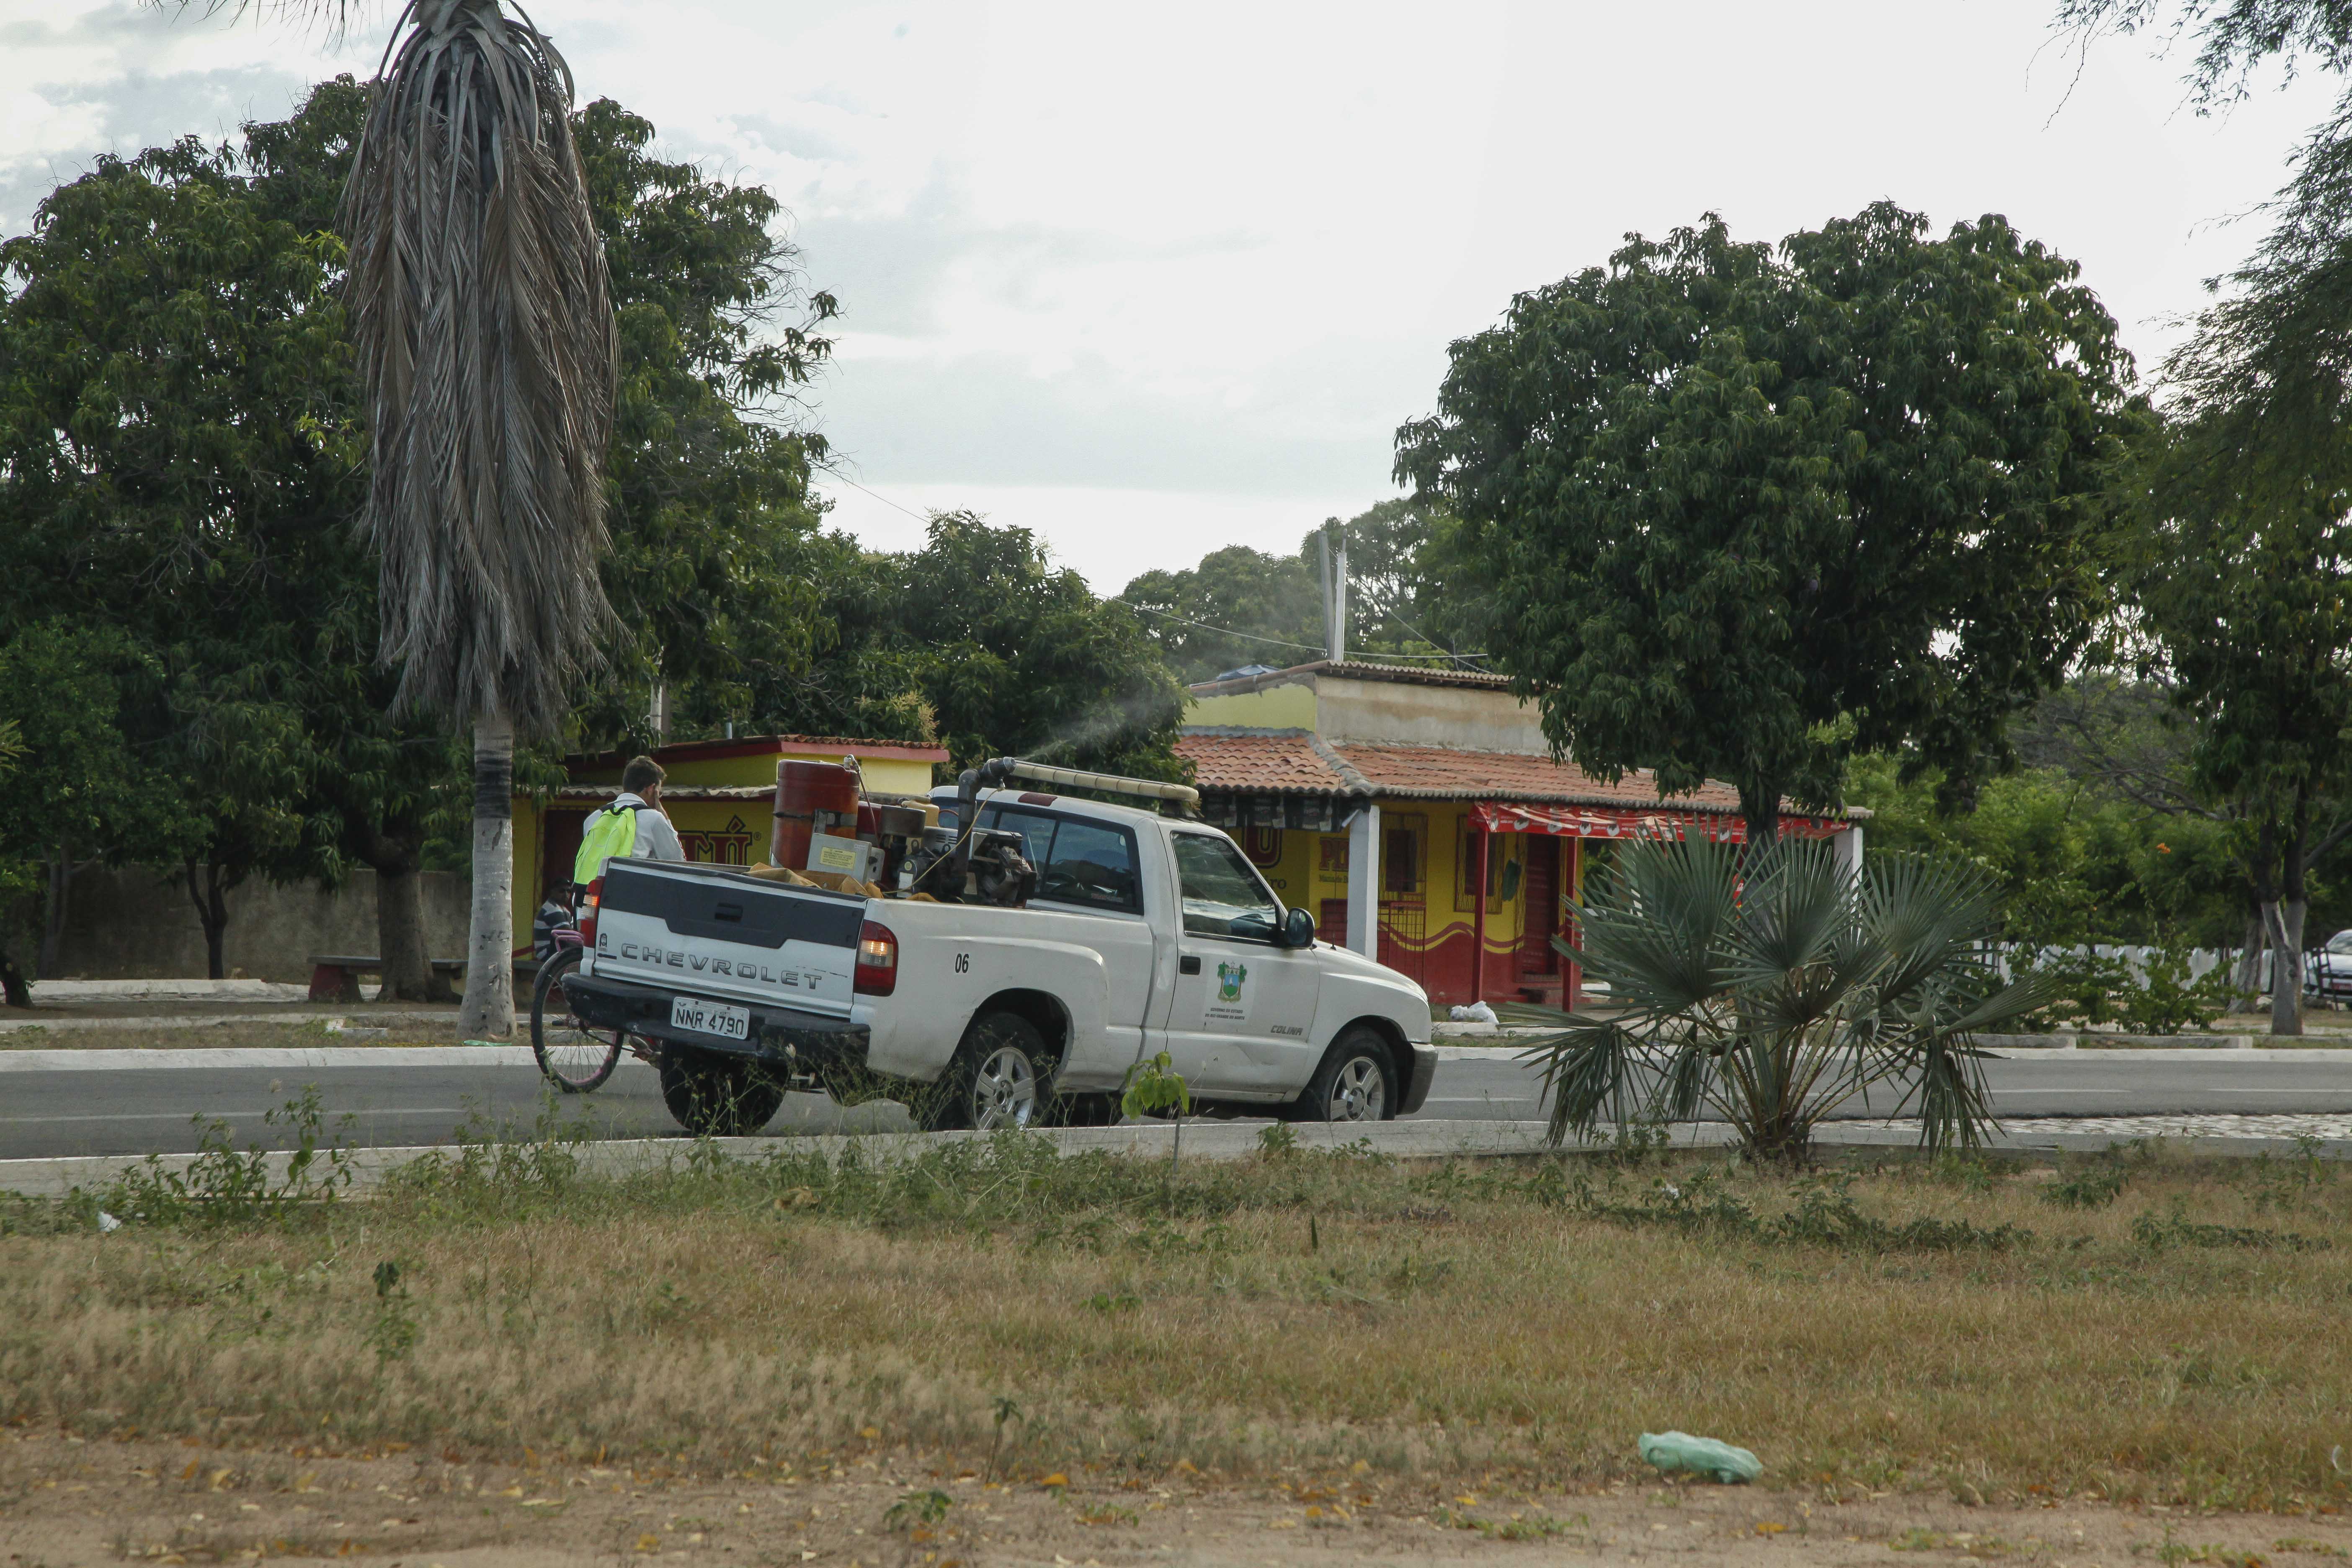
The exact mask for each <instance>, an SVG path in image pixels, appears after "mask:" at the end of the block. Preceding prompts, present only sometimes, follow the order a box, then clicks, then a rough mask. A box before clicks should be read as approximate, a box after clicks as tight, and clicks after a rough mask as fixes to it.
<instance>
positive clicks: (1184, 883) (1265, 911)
mask: <svg viewBox="0 0 2352 1568" xmlns="http://www.w3.org/2000/svg"><path fill="white" fill-rule="evenodd" d="M1174 842H1175V847H1176V883H1177V886H1178V887H1179V888H1180V889H1181V890H1182V895H1183V900H1184V930H1185V932H1186V934H1188V935H1191V936H1236V937H1241V938H1244V940H1247V941H1250V942H1272V941H1273V940H1274V936H1275V932H1276V931H1279V930H1281V929H1282V906H1281V905H1280V904H1277V903H1276V902H1275V900H1274V895H1273V894H1271V893H1269V892H1267V891H1266V890H1265V883H1263V882H1261V881H1259V880H1258V879H1257V873H1256V872H1255V871H1253V870H1251V869H1250V864H1249V862H1248V861H1247V860H1245V859H1244V858H1242V852H1241V851H1240V850H1238V849H1236V848H1234V847H1233V846H1232V845H1231V844H1229V843H1227V842H1226V841H1225V840H1224V839H1222V838H1211V837H1207V836H1206V835H1203V834H1199V833H1179V834H1177V835H1175V836H1174Z"/></svg>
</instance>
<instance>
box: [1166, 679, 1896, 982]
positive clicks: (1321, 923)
mask: <svg viewBox="0 0 2352 1568" xmlns="http://www.w3.org/2000/svg"><path fill="white" fill-rule="evenodd" d="M1184 720H1185V723H1184V730H1183V733H1182V736H1181V739H1180V740H1179V741H1178V742H1177V751H1178V752H1179V754H1180V755H1181V756H1183V757H1184V758H1185V759H1186V760H1187V761H1189V762H1190V763H1192V767H1193V772H1194V778H1193V782H1194V784H1197V785H1198V786H1199V788H1200V791H1201V808H1202V815H1203V816H1206V817H1207V818H1208V819H1209V820H1210V821H1212V822H1213V823H1215V824H1217V825H1218V826H1221V827H1223V828H1225V829H1226V830H1228V831H1229V832H1231V833H1232V834H1233V835H1234V837H1235V838H1236V839H1238V840H1240V841H1241V843H1242V846H1243V847H1244V849H1246V850H1247V851H1248V853H1249V856H1250V858H1251V859H1252V860H1253V861H1255V863H1256V864H1257V865H1258V867H1259V868H1261V869H1262V870H1263V871H1264V872H1265V876H1266V879H1267V880H1268V881H1270V882H1272V883H1273V884H1274V888H1275V890H1276V892H1277V893H1279V894H1280V895H1281V896H1282V899H1283V901H1284V902H1285V903H1286V904H1289V905H1292V906H1294V907H1298V908H1304V909H1307V910H1312V911H1313V912H1314V914H1315V916H1316V924H1317V929H1318V931H1320V932H1321V934H1322V935H1323V937H1324V939H1325V940H1326V941H1329V942H1339V943H1342V944H1343V945H1346V946H1349V947H1352V948H1354V949H1356V951H1358V952H1364V953H1368V954H1370V955H1371V956H1373V957H1376V958H1378V959H1379V960H1380V961H1381V963H1385V964H1388V965H1389V966H1390V967H1391V968H1393V969H1396V970H1399V971H1401V972H1402V973H1406V974H1409V975H1411V976H1412V978H1413V979H1414V980H1416V981H1418V982H1419V983H1420V984H1421V985H1422V987H1423V989H1424V990H1426V991H1427V992H1428V993H1429V994H1430V1000H1431V1001H1432V1002H1433V1003H1435V1004H1439V1005H1449V1004H1453V1003H1461V1002H1473V1001H1478V1000H1486V1001H1490V1002H1494V1001H1519V1000H1522V999H1524V1000H1529V1001H1545V1002H1549V1003H1552V1004H1554V1005H1572V1003H1573V1001H1574V999H1575V995H1576V988H1577V979H1578V977H1577V975H1576V973H1575V969H1574V966H1573V965H1572V964H1570V963H1567V962H1566V961H1565V960H1564V959H1562V958H1561V957H1560V955H1559V952H1558V951H1557V950H1556V949H1555V948H1554V947H1553V946H1552V945H1551V939H1552V938H1553V937H1554V936H1555V935H1559V934H1565V933H1567V932H1568V931H1569V927H1570V920H1569V914H1570V911H1569V903H1570V900H1572V899H1574V898H1576V897H1577V896H1578V895H1579V891H1580V888H1581V885H1582V880H1583V876H1584V870H1585V865H1586V859H1587V853H1586V851H1587V847H1588V846H1589V845H1590V844H1591V843H1592V842H1593V841H1594V840H1609V839H1617V838H1631V837H1636V836H1639V835H1642V834H1644V833H1658V832H1692V831H1696V832H1701V833H1705V834H1706V835H1707V836H1708V837H1716V838H1723V839H1731V840H1738V839H1740V838H1743V837H1745V836H1746V834H1747V824H1746V822H1745V820H1744V819H1743V818H1742V817H1741V816H1740V815H1739V796H1738V792H1737V791H1736V790H1734V789H1732V788H1731V787H1730V786H1729V785H1727V784H1713V783H1710V784H1707V785H1706V787H1704V788H1702V789H1700V790H1697V791H1696V792H1694V793H1692V794H1690V795H1677V796H1675V797H1674V798H1673V799H1671V800H1661V799H1660V798H1659V796H1658V793H1657V786H1656V784H1655V781H1654V779H1653V778H1652V777H1651V775H1650V774H1649V773H1645V772H1636V773H1629V774H1627V775H1626V776H1625V777H1624V778H1623V779H1622V780H1620V781H1618V782H1617V783H1615V784H1606V783H1603V782H1602V781H1601V780H1599V779H1595V778H1592V777H1591V776H1590V775H1589V774H1587V773H1584V772H1582V771H1581V770H1580V769H1579V768H1577V767H1575V766H1573V765H1572V764H1570V763H1564V762H1556V761H1554V760H1553V758H1552V755H1551V746H1550V743H1549V742H1548V741H1547V740H1546V739H1545V738H1544V734H1543V731H1542V728H1541V725H1540V723H1539V721H1538V717H1537V714H1536V710H1534V709H1533V708H1532V707H1530V706H1528V704H1526V703H1524V702H1522V701H1520V700H1518V699H1517V698H1516V697H1513V696H1512V695H1511V693H1510V690H1509V683H1508V682H1507V680H1506V679H1504V678H1503V677H1501V676H1499V675H1489V674H1486V673H1484V672H1482V671H1476V670H1461V669H1420V668H1408V667H1405V666H1401V665H1384V664H1377V663H1368V662H1363V661H1358V660H1349V661H1346V662H1343V663H1337V664H1335V663H1331V662H1329V661H1328V660H1324V661H1318V662H1316V663H1313V664H1305V665H1299V666H1297V667H1296V668H1290V669H1278V670H1267V671H1263V672H1260V673H1256V674H1253V675H1248V676H1243V677H1237V678H1235V679H1227V680H1219V681H1210V682H1206V683H1204V684H1202V685H1200V686H1195V687H1193V688H1192V697H1191V700H1190V702H1189V703H1188V704H1187V706H1186V709H1185V714H1184ZM1866 815H1867V814H1866V813H1863V812H1859V811H1856V812H1852V813H1849V814H1847V815H1846V816H1842V817H1824V816H1806V815H1803V814H1801V813H1794V812H1792V813H1790V815H1789V816H1785V817H1784V818H1783V819H1782V831H1783V832H1786V833H1791V834H1799V835H1804V836H1807V837H1828V836H1830V835H1832V834H1842V835H1843V836H1844V838H1843V843H1842V846H1841V847H1842V848H1843V850H1844V852H1845V853H1846V855H1847V856H1848V857H1849V858H1851V859H1852V860H1853V863H1854V864H1857V865H1858V864H1859V863H1860V857H1861V853H1862V826H1861V822H1862V818H1863V817H1864V816H1866ZM1481 868H1483V870H1484V875H1483V876H1482V875H1481ZM1473 952H1476V953H1478V954H1479V958H1480V962H1479V963H1477V964H1476V965H1475V969H1474V965H1473V963H1472V961H1471V954H1472V953H1473Z"/></svg>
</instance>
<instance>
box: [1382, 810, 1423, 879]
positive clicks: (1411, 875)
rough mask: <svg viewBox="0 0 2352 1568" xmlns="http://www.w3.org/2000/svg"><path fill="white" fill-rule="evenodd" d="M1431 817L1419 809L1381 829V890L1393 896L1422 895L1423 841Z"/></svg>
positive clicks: (1395, 819) (1393, 819) (1388, 823)
mask: <svg viewBox="0 0 2352 1568" xmlns="http://www.w3.org/2000/svg"><path fill="white" fill-rule="evenodd" d="M1427 827H1428V819H1427V818H1425V817H1423V816H1421V815H1420V814H1419V813H1418V812H1416V813H1414V814H1413V815H1412V816H1397V817H1392V818H1391V819H1390V820H1389V821H1388V822H1387V823H1385V824H1383V825H1382V826H1381V892H1382V893H1383V894H1385V895H1387V896H1388V897H1390V898H1392V899H1417V898H1419V897H1421V855H1422V844H1423V840H1424V839H1425V838H1426V837H1427V832H1426V829H1427Z"/></svg>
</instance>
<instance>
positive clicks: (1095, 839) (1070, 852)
mask: <svg viewBox="0 0 2352 1568" xmlns="http://www.w3.org/2000/svg"><path fill="white" fill-rule="evenodd" d="M980 820H981V825H982V826H984V827H997V828H1002V829H1003V830H1004V831H1005V832H1007V833H1018V834H1019V835H1021V844H1022V849H1021V853H1022V854H1023V855H1024V856H1025V857H1027V858H1028V861H1029V863H1030V864H1031V865H1032V866H1034V867H1036V868H1037V891H1036V892H1035V893H1034V895H1032V896H1033V897H1034V898H1037V899H1041V900H1045V902H1047V903H1052V904H1076V905H1077V906H1079V907H1080V908H1082V909H1089V910H1116V911H1118V913H1121V914H1129V915H1139V914H1141V913H1142V912H1143V887H1142V883H1141V882H1140V880H1139V879H1138V878H1137V876H1136V871H1135V837H1134V836H1133V835H1132V834H1130V833H1129V832H1128V831H1127V829H1125V828H1123V827H1112V826H1108V825H1107V824H1104V823H1099V822H1082V821H1080V820H1078V819H1077V818H1076V817H1070V816H1056V815H1054V814H1051V813H1047V812H1043V811H1023V810H1020V809H1017V808H1015V807H1012V806H991V807H989V808H988V809H987V810H986V811H984V812H982V814H981V818H980Z"/></svg>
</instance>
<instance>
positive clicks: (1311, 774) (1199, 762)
mask: <svg viewBox="0 0 2352 1568" xmlns="http://www.w3.org/2000/svg"><path fill="white" fill-rule="evenodd" d="M1176 754H1177V755H1178V756H1180V757H1182V758H1183V759H1184V760H1185V761H1186V762H1188V763H1192V774H1193V782H1194V783H1195V784H1197V785H1198V786H1199V787H1201V788H1202V789H1223V790H1241V791H1244V792H1247V793H1250V794H1254V795H1265V794H1269V793H1271V794H1275V795H1332V794H1339V793H1347V792H1351V791H1360V790H1361V789H1362V788H1363V787H1364V785H1363V781H1361V780H1360V779H1350V778H1349V776H1348V773H1347V771H1346V770H1345V769H1343V768H1342V767H1340V766H1339V763H1338V762H1337V760H1336V759H1335V758H1334V757H1333V756H1332V755H1331V748H1329V747H1328V746H1325V745H1321V744H1319V743H1318V742H1317V741H1316V739H1315V737H1314V736H1313V735H1310V734H1308V733H1307V731H1304V730H1269V731H1259V732H1257V733H1255V734H1246V735H1236V734H1231V733H1226V734H1218V733H1216V732H1214V731H1188V732H1186V733H1185V734H1183V735H1181V736H1179V737H1178V738H1177V742H1176Z"/></svg>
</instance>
